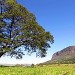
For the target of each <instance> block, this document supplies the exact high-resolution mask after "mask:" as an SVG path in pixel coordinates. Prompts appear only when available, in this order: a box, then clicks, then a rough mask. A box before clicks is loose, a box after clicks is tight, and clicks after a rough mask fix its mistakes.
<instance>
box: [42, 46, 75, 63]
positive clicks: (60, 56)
mask: <svg viewBox="0 0 75 75" xmlns="http://www.w3.org/2000/svg"><path fill="white" fill-rule="evenodd" d="M50 63H51V64H52V63H64V64H69V63H70V64H72V63H75V46H69V47H66V48H64V49H63V50H60V51H58V52H56V53H54V54H53V56H52V59H51V60H49V61H47V62H45V63H43V64H50Z"/></svg>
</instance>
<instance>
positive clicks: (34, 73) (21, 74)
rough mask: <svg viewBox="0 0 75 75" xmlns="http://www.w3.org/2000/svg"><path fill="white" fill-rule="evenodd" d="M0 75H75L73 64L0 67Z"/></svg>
mask: <svg viewBox="0 0 75 75" xmlns="http://www.w3.org/2000/svg"><path fill="white" fill-rule="evenodd" d="M0 75H75V64H60V65H59V64H54V65H42V66H34V67H17V66H16V67H0Z"/></svg>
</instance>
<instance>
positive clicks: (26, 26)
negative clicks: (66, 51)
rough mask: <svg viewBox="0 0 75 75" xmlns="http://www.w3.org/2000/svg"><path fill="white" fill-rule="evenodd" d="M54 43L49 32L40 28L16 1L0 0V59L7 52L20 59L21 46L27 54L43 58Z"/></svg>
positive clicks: (34, 19) (31, 15)
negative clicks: (35, 54)
mask: <svg viewBox="0 0 75 75" xmlns="http://www.w3.org/2000/svg"><path fill="white" fill-rule="evenodd" d="M53 42H54V40H53V36H52V35H51V34H50V32H46V31H45V29H44V28H43V27H42V26H40V25H39V24H38V23H37V21H36V18H35V16H34V15H33V14H32V13H30V12H29V11H28V10H27V9H26V8H25V7H23V6H22V5H20V4H18V3H17V1H16V0H0V57H1V56H2V55H3V54H5V53H6V52H8V53H9V54H10V55H11V56H14V55H15V56H16V58H22V55H23V54H24V53H23V52H24V51H22V50H21V49H18V50H16V48H18V47H21V46H23V47H24V48H25V51H27V52H28V53H33V52H36V53H37V55H39V56H41V57H44V56H45V55H46V52H47V49H48V48H49V47H50V44H52V43H53Z"/></svg>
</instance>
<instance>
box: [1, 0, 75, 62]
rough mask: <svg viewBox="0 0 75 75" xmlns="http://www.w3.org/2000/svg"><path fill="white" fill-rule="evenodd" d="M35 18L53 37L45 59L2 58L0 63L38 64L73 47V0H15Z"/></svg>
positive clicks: (32, 57)
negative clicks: (64, 49) (58, 52)
mask: <svg viewBox="0 0 75 75" xmlns="http://www.w3.org/2000/svg"><path fill="white" fill-rule="evenodd" d="M17 1H18V2H19V3H20V4H22V5H23V6H25V7H26V8H27V9H28V10H29V11H30V12H32V13H33V14H34V15H35V16H36V20H37V22H38V23H39V24H40V25H41V26H43V28H44V29H45V30H46V31H49V32H51V33H52V35H53V36H54V44H52V45H51V48H50V49H48V52H47V53H48V54H47V56H46V57H45V58H36V56H35V54H33V55H32V56H28V55H26V56H24V57H23V59H21V60H16V59H14V58H13V59H11V58H10V57H2V58H1V59H0V63H39V62H44V61H47V60H50V59H51V57H52V54H53V53H55V52H57V51H59V50H62V49H63V48H65V47H68V46H74V45H75V0H17Z"/></svg>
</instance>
